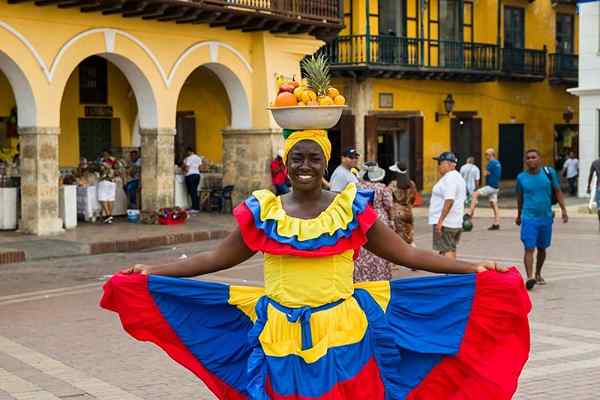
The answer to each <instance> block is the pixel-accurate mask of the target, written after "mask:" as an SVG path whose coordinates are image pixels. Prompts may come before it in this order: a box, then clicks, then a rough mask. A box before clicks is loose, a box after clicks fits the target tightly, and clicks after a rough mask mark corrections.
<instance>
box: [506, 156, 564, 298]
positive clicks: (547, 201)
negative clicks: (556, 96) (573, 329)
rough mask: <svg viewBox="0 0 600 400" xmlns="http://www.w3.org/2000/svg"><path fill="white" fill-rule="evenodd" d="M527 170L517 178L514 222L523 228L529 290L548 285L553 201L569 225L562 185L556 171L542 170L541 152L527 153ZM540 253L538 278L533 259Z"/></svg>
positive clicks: (537, 267)
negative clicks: (545, 273)
mask: <svg viewBox="0 0 600 400" xmlns="http://www.w3.org/2000/svg"><path fill="white" fill-rule="evenodd" d="M525 166H526V170H525V171H523V172H521V173H520V174H519V175H518V176H517V206H518V214H517V218H516V220H515V223H516V224H517V226H520V227H521V241H522V242H523V246H524V247H525V255H524V257H523V259H524V263H525V270H526V272H527V282H526V283H525V286H526V287H527V290H531V289H533V287H534V286H535V285H536V284H538V285H545V284H546V281H544V278H543V277H542V267H543V266H544V261H545V260H546V249H548V248H549V247H550V244H551V242H552V224H553V220H554V213H553V211H552V203H553V199H556V201H557V202H558V204H559V205H560V209H561V213H562V220H563V222H564V223H567V222H568V221H569V217H568V215H567V209H566V208H565V202H564V197H563V194H562V192H561V190H560V181H559V179H558V176H557V174H556V171H555V170H554V168H551V167H542V158H541V157H540V153H539V151H537V150H535V149H531V150H528V151H527V152H526V153H525ZM536 249H537V257H536V267H535V278H534V275H533V255H534V252H535V251H536Z"/></svg>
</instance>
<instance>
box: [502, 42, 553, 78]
mask: <svg viewBox="0 0 600 400" xmlns="http://www.w3.org/2000/svg"><path fill="white" fill-rule="evenodd" d="M546 56H547V51H546V49H544V50H531V49H519V48H503V49H502V72H504V73H505V74H506V75H507V76H508V77H511V78H514V79H524V80H544V78H545V77H546Z"/></svg>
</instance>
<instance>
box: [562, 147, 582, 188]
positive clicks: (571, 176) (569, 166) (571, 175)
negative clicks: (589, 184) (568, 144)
mask: <svg viewBox="0 0 600 400" xmlns="http://www.w3.org/2000/svg"><path fill="white" fill-rule="evenodd" d="M562 172H563V175H564V176H565V177H566V178H567V182H568V183H569V194H570V195H571V196H577V177H578V176H579V160H578V159H577V157H575V153H574V152H572V151H571V152H569V158H567V161H565V163H564V164H563V167H562Z"/></svg>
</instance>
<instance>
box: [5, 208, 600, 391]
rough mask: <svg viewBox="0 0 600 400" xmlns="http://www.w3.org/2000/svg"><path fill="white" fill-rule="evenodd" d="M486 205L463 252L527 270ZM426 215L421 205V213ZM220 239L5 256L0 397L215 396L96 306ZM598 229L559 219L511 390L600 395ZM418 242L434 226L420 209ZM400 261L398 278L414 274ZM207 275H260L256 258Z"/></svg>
mask: <svg viewBox="0 0 600 400" xmlns="http://www.w3.org/2000/svg"><path fill="white" fill-rule="evenodd" d="M489 212H490V211H489V210H481V211H480V213H479V215H480V216H481V218H478V219H476V221H475V222H476V225H475V229H474V231H473V232H471V233H467V234H465V235H464V237H463V242H462V245H461V248H460V253H459V255H460V256H461V257H463V258H466V259H470V260H477V259H482V258H492V259H496V260H500V261H501V262H502V263H503V264H506V265H517V266H519V268H520V270H521V271H522V267H521V261H520V260H521V257H522V250H521V245H520V243H519V241H518V230H517V227H516V226H514V224H513V222H512V218H508V216H509V214H510V210H503V215H505V216H506V218H503V219H502V230H500V231H499V232H489V231H487V230H486V228H487V226H488V225H489V224H490V223H491V220H490V219H488V218H487V216H488V215H489V214H488V213H489ZM419 214H420V212H419ZM215 243H216V242H215V241H203V242H195V243H187V244H176V245H169V246H163V247H160V248H156V249H149V250H141V251H137V252H136V251H129V252H126V253H109V254H102V255H93V256H71V257H63V258H54V259H51V260H38V261H27V262H24V263H18V264H6V265H0V400H15V399H17V400H20V399H28V400H56V399H75V400H80V399H81V400H84V399H86V400H87V399H101V400H112V399H120V400H121V399H123V400H134V399H147V400H159V399H160V400H162V399H174V400H186V399H212V398H213V397H212V396H211V395H210V393H209V392H208V391H207V390H206V389H205V387H204V385H203V384H202V383H201V382H199V381H198V380H197V379H196V378H195V377H194V376H193V375H192V374H191V373H189V372H187V371H186V370H184V369H183V368H182V367H180V366H178V365H176V364H174V363H173V362H172V361H171V360H170V359H169V358H168V357H166V356H165V355H164V354H163V353H162V351H160V350H158V349H157V348H155V347H154V346H152V345H149V344H145V343H139V342H136V341H134V340H132V339H130V338H129V337H128V336H126V335H125V334H124V333H123V331H122V329H121V327H120V324H119V321H118V318H117V317H116V315H115V314H112V313H110V312H106V311H103V310H101V309H100V308H99V307H98V301H99V298H100V296H101V285H102V282H103V281H104V280H105V279H106V278H107V276H109V275H110V274H112V273H113V272H114V271H116V270H118V269H119V268H122V267H124V266H127V265H130V264H132V263H140V262H141V263H158V262H162V261H168V260H173V259H176V258H179V257H183V256H190V255H192V254H193V253H196V252H198V251H202V250H205V249H209V248H211V247H213V246H214V245H215ZM599 244H600V234H599V233H598V226H597V222H596V220H595V219H594V218H585V217H579V218H573V219H572V221H571V222H570V223H569V224H567V225H563V224H562V223H558V222H557V223H556V226H555V236H554V245H553V247H552V249H551V251H550V252H549V257H548V261H547V264H546V269H545V277H546V280H547V281H548V285H546V286H545V287H536V288H535V289H534V290H533V291H532V292H531V297H532V301H533V304H534V308H533V312H532V314H531V322H532V324H531V327H532V343H533V346H532V355H531V358H530V361H529V363H528V365H527V367H526V369H525V371H524V373H523V375H522V377H521V381H520V386H519V391H518V393H517V395H516V396H515V398H516V399H522V400H529V399H548V400H553V399H564V398H577V399H578V400H584V399H596V398H597V397H598V395H597V393H599V392H600V381H599V380H598V379H597V377H598V376H600V320H599V319H598V318H597V315H598V309H599V308H600V292H598V291H597V290H596V289H595V288H597V287H598V286H599V285H600V264H599V263H598V260H600V245H599ZM417 245H418V246H419V247H424V248H429V247H430V245H431V238H430V230H429V227H428V226H427V225H426V221H425V219H424V218H423V217H418V218H417ZM417 274H419V273H413V272H411V271H408V270H406V269H404V268H402V267H398V268H397V269H396V271H395V275H396V276H397V277H399V278H403V277H408V276H415V275H417ZM207 279H211V280H217V281H225V282H230V283H235V284H247V285H260V284H261V283H262V273H261V258H260V256H256V257H255V258H253V259H251V260H249V261H248V262H246V263H244V264H243V265H240V266H238V267H236V268H234V269H231V270H228V271H222V272H220V273H218V274H214V275H212V276H209V277H207Z"/></svg>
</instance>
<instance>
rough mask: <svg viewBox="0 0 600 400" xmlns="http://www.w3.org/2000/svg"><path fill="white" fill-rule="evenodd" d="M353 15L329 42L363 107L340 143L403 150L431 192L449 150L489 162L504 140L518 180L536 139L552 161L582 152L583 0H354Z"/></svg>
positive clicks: (339, 72)
mask: <svg viewBox="0 0 600 400" xmlns="http://www.w3.org/2000/svg"><path fill="white" fill-rule="evenodd" d="M344 13H345V14H344V22H345V28H344V30H343V31H342V32H341V33H340V35H339V36H338V37H337V38H336V39H335V40H334V41H332V42H330V43H329V44H328V45H327V46H326V47H325V48H323V49H322V51H324V52H325V53H326V54H327V55H328V57H329V60H330V64H331V70H332V72H333V74H334V76H336V81H337V82H336V84H337V86H338V87H341V88H342V89H343V92H344V93H345V94H346V96H347V97H348V98H349V100H350V104H351V106H352V107H351V108H352V111H351V112H349V113H348V114H347V115H345V117H344V118H343V119H342V121H341V123H340V125H339V126H338V130H339V134H338V138H339V140H338V149H339V148H340V147H344V146H348V145H356V146H357V148H358V151H359V152H361V154H365V155H366V157H365V158H366V159H376V160H378V161H379V163H380V164H383V166H384V167H387V166H388V165H390V164H392V163H393V162H394V161H396V160H404V161H405V162H407V163H408V165H409V166H410V170H411V174H412V177H413V179H415V181H416V182H417V183H418V185H419V187H421V188H423V189H424V190H425V191H428V190H430V189H431V186H432V184H433V183H434V182H435V180H436V179H437V169H436V167H435V162H434V161H433V160H432V157H433V156H434V155H437V154H439V153H440V152H442V151H446V150H452V151H454V152H456V153H457V155H458V156H459V158H460V159H461V162H463V161H464V160H465V158H466V157H468V156H470V155H472V156H475V158H476V161H477V163H478V164H480V166H481V164H482V163H483V164H484V165H483V166H485V160H482V157H481V154H482V151H484V150H485V149H486V148H488V147H492V148H495V149H496V150H497V152H498V153H499V158H500V161H501V162H502V163H503V179H505V180H512V179H514V178H515V177H516V174H517V173H518V172H520V171H521V170H522V165H523V164H522V157H523V152H524V150H525V149H526V148H537V149H539V150H540V151H541V152H542V155H543V156H544V158H545V161H546V162H547V163H548V164H552V163H553V162H554V161H555V159H556V158H557V157H558V156H559V155H560V153H563V152H565V151H568V150H569V149H573V150H575V151H576V150H577V135H576V132H577V126H576V125H571V124H570V121H571V119H572V120H576V116H574V115H573V113H575V114H576V112H577V99H576V98H575V97H574V96H571V95H570V94H568V93H567V92H566V89H567V88H568V87H570V86H576V85H577V55H576V54H577V43H578V40H577V37H576V32H577V23H578V22H577V15H576V6H575V2H574V1H557V2H554V3H551V2H549V1H540V0H531V1H526V0H503V1H500V0H498V1H494V2H489V1H470V0H345V3H344ZM448 111H451V112H448ZM338 151H339V150H338Z"/></svg>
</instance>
